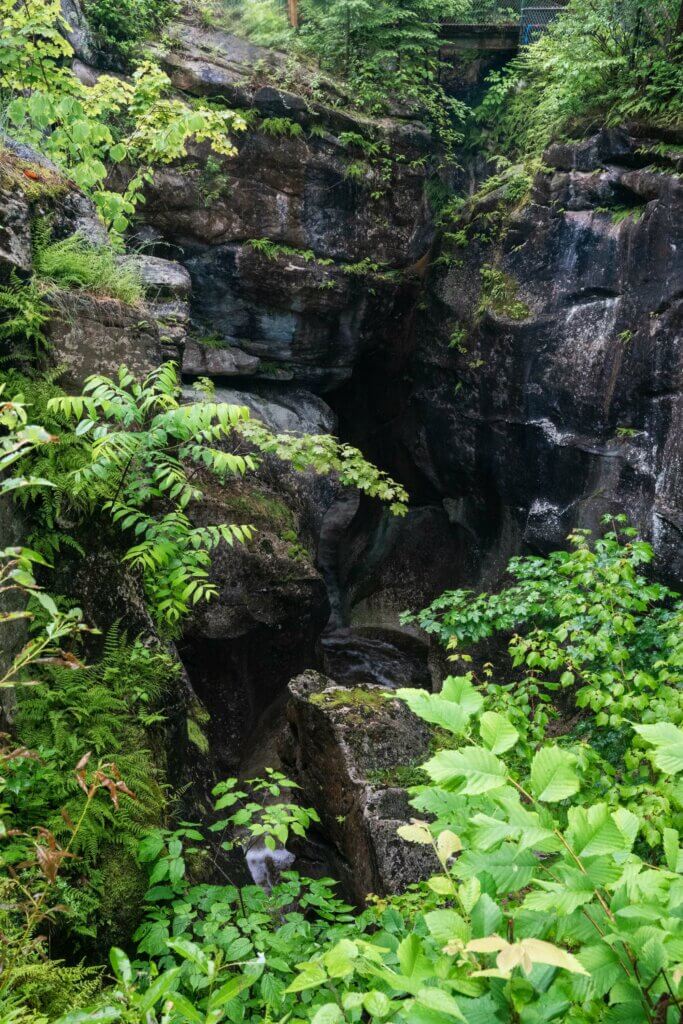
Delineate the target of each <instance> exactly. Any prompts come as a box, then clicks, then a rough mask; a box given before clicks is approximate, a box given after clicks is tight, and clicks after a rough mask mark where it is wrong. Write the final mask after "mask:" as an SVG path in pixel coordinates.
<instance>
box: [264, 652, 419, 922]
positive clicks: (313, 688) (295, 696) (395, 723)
mask: <svg viewBox="0 0 683 1024" xmlns="http://www.w3.org/2000/svg"><path fill="white" fill-rule="evenodd" d="M289 692H290V694H291V699H290V702H289V704H288V706H287V717H288V721H289V735H288V736H287V738H286V740H285V742H284V746H283V750H282V759H283V763H284V765H285V767H286V768H287V769H288V770H289V771H292V772H294V774H295V777H296V779H297V781H298V782H299V784H300V785H301V786H302V787H303V791H304V794H303V795H304V799H305V800H306V801H308V802H310V803H311V804H312V805H313V806H314V807H315V808H316V809H317V810H318V812H319V814H320V816H321V819H322V823H323V827H324V829H325V833H326V835H327V836H328V837H329V838H330V839H331V841H332V842H333V843H334V845H335V847H336V849H337V852H338V855H339V858H340V872H341V875H342V880H343V883H344V886H345V889H346V890H347V891H348V892H349V893H350V895H351V896H352V898H354V899H355V900H357V901H358V902H359V903H361V902H362V901H363V900H364V898H365V896H366V895H367V894H368V893H369V892H374V893H377V894H378V895H384V894H387V893H392V892H399V891H401V890H402V889H403V888H405V886H406V885H408V884H409V883H411V882H416V881H418V880H420V879H421V878H425V877H427V876H428V875H429V874H431V873H433V872H434V871H436V870H438V862H437V861H436V858H435V856H434V855H433V853H432V852H431V850H430V849H429V848H425V847H424V846H416V845H414V844H411V843H407V842H405V841H404V840H403V839H401V837H400V836H398V835H397V832H396V830H397V829H398V828H399V827H400V826H401V825H402V824H405V823H406V822H408V821H409V820H410V818H411V816H412V812H411V809H410V807H409V805H408V797H407V794H406V792H405V789H403V788H402V786H401V784H400V781H399V779H400V772H398V770H399V769H403V770H404V771H405V769H406V767H407V766H409V765H414V764H418V765H419V764H420V763H421V762H422V761H424V760H426V759H427V757H428V752H429V743H430V739H431V732H430V729H429V726H427V725H426V723H424V722H422V721H420V719H418V718H417V717H416V716H415V715H413V713H412V711H410V710H409V709H408V707H407V706H406V705H405V704H404V703H403V702H402V701H399V700H388V699H387V697H386V696H385V691H383V690H382V689H381V688H380V687H376V686H358V687H353V688H350V689H349V688H346V687H340V686H338V685H337V684H336V683H335V682H334V680H332V679H329V678H328V677H327V676H324V675H321V674H320V673H318V672H313V671H309V672H304V673H303V674H302V675H300V676H298V677H297V678H296V679H293V680H292V682H291V683H290V684H289Z"/></svg>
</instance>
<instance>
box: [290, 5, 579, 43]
mask: <svg viewBox="0 0 683 1024" xmlns="http://www.w3.org/2000/svg"><path fill="white" fill-rule="evenodd" d="M275 2H276V3H277V5H278V6H279V7H280V8H282V10H283V11H284V12H285V13H286V14H287V15H288V17H289V21H290V23H291V24H293V25H296V24H298V0H275ZM332 2H334V0H332ZM567 3H568V0H539V2H536V3H529V2H528V0H467V2H466V3H465V4H462V5H461V4H460V3H455V4H454V5H453V12H452V13H451V14H450V16H447V17H446V18H445V19H444V23H445V24H447V25H519V26H520V41H521V43H522V45H525V44H527V43H532V42H533V41H534V39H537V38H538V36H539V35H540V34H541V32H543V31H544V30H545V29H546V28H547V27H548V25H550V23H551V22H553V21H554V20H555V18H557V16H558V14H560V12H561V11H562V9H563V7H565V6H566V4H567ZM444 6H446V7H448V4H445V5H444Z"/></svg>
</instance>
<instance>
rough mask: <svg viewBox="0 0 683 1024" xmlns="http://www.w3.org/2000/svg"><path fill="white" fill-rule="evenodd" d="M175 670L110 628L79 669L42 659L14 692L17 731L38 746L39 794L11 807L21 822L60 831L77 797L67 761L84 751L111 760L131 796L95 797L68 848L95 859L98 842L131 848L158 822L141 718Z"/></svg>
mask: <svg viewBox="0 0 683 1024" xmlns="http://www.w3.org/2000/svg"><path fill="white" fill-rule="evenodd" d="M175 671H176V669H175V666H174V664H173V662H172V661H171V659H170V657H169V656H168V655H166V654H164V653H163V652H161V651H160V650H156V649H151V650H150V649H148V648H147V647H145V646H144V645H143V644H142V643H141V642H140V641H136V642H134V643H130V642H129V641H128V639H127V637H126V635H125V633H120V632H119V630H118V628H117V627H113V628H112V629H111V630H110V631H109V633H108V634H107V636H106V638H105V641H104V649H103V654H102V658H101V660H100V661H99V662H98V663H97V664H95V665H91V666H88V667H84V668H78V669H75V670H74V669H69V668H62V667H58V666H50V667H49V668H47V669H46V671H45V679H44V681H43V684H42V685H41V686H36V687H31V688H30V689H25V690H22V691H20V692H19V693H18V713H17V733H18V735H19V737H20V738H21V740H22V742H24V743H25V744H26V745H27V746H29V747H32V748H35V749H37V750H39V751H40V752H41V756H42V758H43V762H42V765H41V766H40V768H38V769H36V768H35V766H34V765H27V764H25V765H23V766H22V768H21V770H20V773H21V772H29V774H30V773H31V772H34V771H38V772H39V775H40V783H41V784H40V786H39V787H37V789H39V793H38V794H37V795H36V797H35V799H33V800H32V801H28V800H25V801H23V803H22V808H21V810H20V812H19V813H21V814H22V815H23V819H24V824H25V826H28V827H31V826H33V825H36V824H38V823H40V824H43V825H47V827H49V828H50V829H51V830H52V831H53V832H54V834H55V835H56V836H57V837H60V836H63V835H66V834H68V828H67V825H66V822H65V820H64V817H63V815H62V808H65V809H66V812H67V815H70V816H73V815H75V814H76V813H77V809H78V807H79V804H80V802H81V795H80V790H79V788H78V785H77V783H76V781H75V779H74V776H73V771H72V769H73V766H74V765H75V764H76V763H77V762H78V761H79V760H80V758H81V757H82V756H83V754H85V753H86V752H87V751H89V750H90V751H92V752H93V754H94V755H96V756H97V757H103V758H106V759H107V760H113V761H114V762H115V763H116V765H117V768H118V769H119V771H120V773H121V775H122V777H123V778H124V779H125V780H126V783H127V784H128V786H129V787H130V788H131V789H132V790H133V792H134V793H135V795H136V800H135V801H131V800H128V799H123V800H122V801H121V803H120V806H119V809H118V810H115V809H114V808H113V806H112V804H111V801H109V800H108V799H106V798H105V797H104V796H103V797H101V798H98V799H96V800H95V801H94V802H93V804H92V808H91V813H90V814H89V816H88V819H87V820H86V822H85V823H84V825H83V827H82V829H81V831H80V832H79V835H78V840H77V843H76V846H75V848H74V852H76V853H77V854H79V856H80V857H82V858H83V860H84V861H85V862H86V863H88V864H91V865H92V864H95V863H96V862H97V861H98V859H99V857H100V855H101V852H102V849H103V847H105V846H106V847H110V846H112V845H115V846H119V847H122V848H123V849H125V850H126V851H128V852H129V853H130V854H131V855H132V854H134V852H135V849H136V847H137V842H138V840H139V838H140V836H141V835H143V834H144V832H145V831H146V829H148V828H149V827H151V826H152V825H156V824H159V822H160V820H161V816H162V813H163V809H164V806H165V797H164V794H163V789H162V783H163V779H162V777H161V775H160V770H159V767H158V765H157V764H156V763H155V760H154V757H153V755H152V754H151V752H150V751H149V749H148V737H147V734H146V732H145V728H144V725H143V719H144V717H145V715H146V713H147V712H148V710H149V709H150V708H153V707H155V706H156V705H157V704H158V701H159V698H160V697H161V695H162V693H163V692H164V689H165V688H166V687H167V685H168V681H169V679H171V678H172V677H173V674H174V672H175ZM18 771H19V770H18Z"/></svg>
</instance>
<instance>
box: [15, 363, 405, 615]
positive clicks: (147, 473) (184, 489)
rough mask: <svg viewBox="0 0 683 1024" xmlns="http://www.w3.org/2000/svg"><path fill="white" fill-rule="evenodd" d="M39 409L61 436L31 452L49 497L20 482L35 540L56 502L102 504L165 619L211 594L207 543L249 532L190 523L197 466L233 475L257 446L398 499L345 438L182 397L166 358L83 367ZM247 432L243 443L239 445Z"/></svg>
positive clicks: (83, 510)
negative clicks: (145, 364) (139, 365)
mask: <svg viewBox="0 0 683 1024" xmlns="http://www.w3.org/2000/svg"><path fill="white" fill-rule="evenodd" d="M44 417H45V419H46V422H48V423H51V424H54V425H55V428H58V429H59V444H55V446H54V454H52V453H51V454H50V456H49V457H42V456H39V457H38V458H39V463H38V464H39V465H40V469H41V472H42V473H43V474H45V475H46V479H49V480H50V481H51V483H52V484H53V486H51V488H50V491H49V492H48V495H49V496H48V497H47V498H46V494H45V492H44V491H43V489H42V488H41V487H37V486H36V487H31V486H27V487H26V489H25V492H24V493H25V496H26V497H28V498H30V497H32V496H33V495H35V496H36V497H37V499H38V500H39V502H40V503H41V504H42V512H41V521H42V523H43V525H44V526H46V527H47V531H46V536H45V538H44V539H43V541H42V542H41V540H40V538H38V539H37V543H38V544H39V546H42V545H43V544H45V543H47V544H48V545H49V544H50V543H51V541H53V540H54V536H53V534H52V531H53V529H54V525H55V524H56V522H57V519H58V515H59V513H60V511H65V510H67V509H68V510H70V511H71V512H75V513H77V514H78V515H79V516H81V517H88V516H91V515H92V514H93V513H95V512H105V513H107V515H108V516H110V517H111V520H112V521H113V523H114V524H116V526H117V527H118V528H119V529H120V530H122V531H123V532H124V533H126V534H128V536H131V535H132V536H131V539H132V540H133V544H132V545H131V546H130V547H129V549H128V551H127V552H126V554H125V556H124V559H125V561H127V562H128V563H129V564H130V565H131V567H133V568H134V569H137V570H138V571H139V572H140V573H141V575H142V578H143V580H144V583H145V588H146V592H147V595H148V598H149V601H150V605H151V609H152V611H153V613H154V614H155V615H156V616H157V619H158V621H159V623H160V625H163V626H165V627H168V628H170V629H173V628H175V627H176V626H177V624H178V622H179V621H180V619H181V618H182V617H183V616H184V615H185V614H186V613H187V612H188V611H189V609H190V607H191V606H192V605H193V604H196V603H197V602H198V601H200V600H207V599H210V598H211V597H212V596H214V595H215V593H216V585H215V584H214V583H213V582H212V581H211V580H209V578H208V577H209V566H210V562H211V551H213V549H214V548H216V546H217V545H218V544H219V543H221V542H224V543H227V544H230V545H232V544H234V543H244V542H245V541H248V540H249V539H250V538H251V536H252V534H253V528H252V527H251V525H249V524H243V525H238V524H216V525H207V526H194V525H193V524H192V521H191V519H190V517H189V516H188V513H187V511H186V509H187V507H188V505H190V503H191V502H196V501H199V500H200V499H201V497H202V494H203V491H202V487H201V482H202V475H201V474H202V473H208V474H211V475H213V476H215V477H217V478H218V479H219V480H221V481H226V480H227V479H229V478H230V477H231V476H238V477H240V476H243V475H244V474H245V473H247V472H248V471H250V470H253V469H255V467H256V466H257V464H258V457H257V454H256V452H258V451H262V452H267V453H269V454H273V455H275V456H277V457H278V458H281V459H284V460H287V461H289V462H291V463H292V464H293V465H294V467H295V468H297V469H307V468H314V469H315V470H317V471H318V472H320V473H331V472H335V473H337V474H338V475H339V478H340V480H341V482H342V483H343V484H346V485H348V486H352V487H358V488H360V489H361V490H363V491H364V492H365V493H366V494H368V495H370V496H374V497H378V498H379V499H380V500H382V501H386V502H388V503H389V505H390V508H391V510H392V511H393V512H394V513H395V514H403V513H404V512H405V509H406V500H407V495H406V492H405V491H404V490H403V488H401V487H400V486H399V485H398V484H396V483H395V482H394V481H393V480H391V479H390V478H389V477H388V476H387V475H386V474H385V473H382V472H381V471H380V470H378V469H377V468H376V467H374V466H372V465H371V464H370V463H368V462H367V461H366V460H365V459H364V458H363V456H362V455H361V453H360V452H359V451H358V450H357V449H356V448H352V447H351V446H350V445H341V444H339V443H338V442H337V441H335V439H334V438H332V437H328V436H325V435H320V436H311V437H309V436H304V437H293V436H290V435H287V434H283V435H273V434H272V433H271V432H270V431H269V430H267V429H266V428H265V427H264V426H263V425H262V424H260V423H259V422H258V421H256V420H251V419H250V418H249V411H248V409H246V408H245V407H242V406H234V405H227V404H223V403H216V402H213V401H204V400H198V401H196V402H192V403H187V404H183V403H182V394H181V388H180V382H179V379H178V374H177V371H176V368H175V366H174V364H172V363H167V364H165V365H164V366H161V367H159V369H157V370H155V371H154V372H153V373H151V374H149V376H148V377H147V378H146V379H145V380H144V381H142V382H141V383H140V382H138V381H136V380H135V379H134V377H133V376H132V375H131V374H130V373H129V372H128V370H127V369H126V368H125V367H121V369H120V370H119V374H118V378H117V380H110V379H109V378H107V377H98V376H95V377H91V378H89V379H88V380H87V381H86V384H85V393H84V394H83V395H79V396H74V397H71V396H65V395H62V394H58V395H54V396H53V397H50V398H49V399H48V400H47V403H46V404H45V406H44ZM245 439H246V440H247V441H248V442H249V443H250V445H251V446H252V448H253V453H252V454H242V451H243V450H244V440H245ZM63 442H65V445H64V449H62V448H61V446H62V443H63ZM219 444H220V447H218V445H219ZM231 446H232V447H233V448H234V449H235V451H231V450H230V448H231ZM240 449H241V450H240ZM62 451H63V458H62V457H61V452H62ZM192 466H194V467H195V471H196V472H195V473H194V474H193V473H192V471H191V468H190V467H192ZM50 498H52V499H53V500H52V501H51V500H50ZM54 546H55V545H54V544H53V547H54ZM57 546H58V545H57Z"/></svg>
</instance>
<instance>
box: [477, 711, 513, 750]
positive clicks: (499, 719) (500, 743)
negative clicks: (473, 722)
mask: <svg viewBox="0 0 683 1024" xmlns="http://www.w3.org/2000/svg"><path fill="white" fill-rule="evenodd" d="M479 731H480V733H481V741H482V743H483V744H484V746H485V747H487V748H488V749H489V750H490V751H491V752H492V753H494V754H504V753H505V751H506V750H509V749H510V747H514V745H515V743H516V742H517V740H518V739H519V733H518V732H517V730H516V729H515V727H514V725H513V724H512V723H511V722H510V721H509V720H508V719H507V718H505V717H504V715H499V714H498V712H497V711H486V712H484V714H483V715H482V716H481V718H480V719H479Z"/></svg>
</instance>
